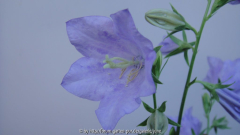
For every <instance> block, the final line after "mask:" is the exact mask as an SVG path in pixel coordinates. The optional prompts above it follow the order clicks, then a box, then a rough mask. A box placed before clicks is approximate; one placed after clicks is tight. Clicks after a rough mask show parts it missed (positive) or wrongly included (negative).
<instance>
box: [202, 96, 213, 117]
mask: <svg viewBox="0 0 240 135" xmlns="http://www.w3.org/2000/svg"><path fill="white" fill-rule="evenodd" d="M202 103H203V108H204V111H205V115H206V116H207V115H209V113H210V106H211V105H210V97H209V95H208V94H207V93H204V94H203V96H202Z"/></svg>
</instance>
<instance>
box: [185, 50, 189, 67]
mask: <svg viewBox="0 0 240 135" xmlns="http://www.w3.org/2000/svg"><path fill="white" fill-rule="evenodd" d="M184 59H185V61H186V63H187V65H188V66H189V60H188V50H185V51H184Z"/></svg>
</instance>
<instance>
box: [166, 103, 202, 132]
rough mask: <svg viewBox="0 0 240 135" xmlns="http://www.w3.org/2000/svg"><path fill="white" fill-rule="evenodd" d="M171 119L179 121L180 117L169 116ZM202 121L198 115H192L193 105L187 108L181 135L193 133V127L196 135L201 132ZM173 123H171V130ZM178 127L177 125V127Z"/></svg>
mask: <svg viewBox="0 0 240 135" xmlns="http://www.w3.org/2000/svg"><path fill="white" fill-rule="evenodd" d="M169 118H170V119H171V120H173V121H175V122H177V120H178V117H169ZM201 127H202V123H201V122H200V121H199V119H197V118H196V117H193V116H192V107H190V108H189V109H187V110H186V111H185V113H184V115H183V117H182V122H181V130H180V135H192V131H191V129H193V130H194V132H195V133H196V135H199V134H200V132H201ZM171 128H172V125H169V130H170V129H171ZM175 129H176V127H175Z"/></svg>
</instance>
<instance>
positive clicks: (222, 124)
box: [211, 116, 230, 132]
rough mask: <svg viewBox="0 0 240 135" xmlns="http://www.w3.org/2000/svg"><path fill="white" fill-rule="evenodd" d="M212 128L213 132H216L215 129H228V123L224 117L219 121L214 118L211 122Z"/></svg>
mask: <svg viewBox="0 0 240 135" xmlns="http://www.w3.org/2000/svg"><path fill="white" fill-rule="evenodd" d="M212 123H213V124H212V126H211V127H213V128H214V130H215V132H217V129H218V128H219V129H230V128H229V127H228V126H227V125H228V121H227V119H226V117H221V118H219V119H217V118H216V116H215V117H214V119H213V122H212Z"/></svg>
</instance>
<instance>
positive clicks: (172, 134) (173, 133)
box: [169, 127, 176, 135]
mask: <svg viewBox="0 0 240 135" xmlns="http://www.w3.org/2000/svg"><path fill="white" fill-rule="evenodd" d="M169 135H176V131H175V128H174V127H172V128H171V129H170V131H169Z"/></svg>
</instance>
